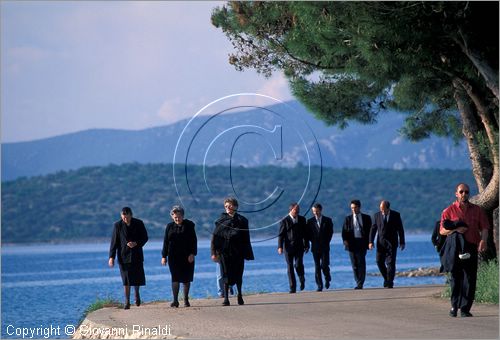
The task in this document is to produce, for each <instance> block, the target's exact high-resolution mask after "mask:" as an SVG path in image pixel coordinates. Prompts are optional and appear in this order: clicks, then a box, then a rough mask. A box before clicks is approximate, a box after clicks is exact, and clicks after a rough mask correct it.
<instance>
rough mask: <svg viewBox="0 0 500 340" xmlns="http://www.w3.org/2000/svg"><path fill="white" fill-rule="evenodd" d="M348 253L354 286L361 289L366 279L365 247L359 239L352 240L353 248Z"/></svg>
mask: <svg viewBox="0 0 500 340" xmlns="http://www.w3.org/2000/svg"><path fill="white" fill-rule="evenodd" d="M351 249H353V250H352V251H349V258H350V259H351V266H352V273H353V274H354V281H356V286H358V287H361V288H362V287H363V285H364V284H365V278H366V246H365V245H364V242H363V241H362V240H361V239H354V247H352V248H351Z"/></svg>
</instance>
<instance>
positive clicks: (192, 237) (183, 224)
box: [161, 205, 198, 307]
mask: <svg viewBox="0 0 500 340" xmlns="http://www.w3.org/2000/svg"><path fill="white" fill-rule="evenodd" d="M170 216H172V220H173V222H170V223H169V224H167V227H166V228H165V237H164V239H163V249H162V251H161V256H162V258H161V264H162V265H163V266H165V265H166V264H167V259H168V267H169V268H170V274H171V276H172V294H173V297H174V301H173V302H172V303H171V304H170V306H171V307H179V299H178V296H179V288H180V282H182V283H183V286H184V306H185V307H189V306H190V304H189V288H190V285H191V282H192V281H193V274H194V257H195V256H196V253H197V251H198V246H197V238H196V232H195V230H194V223H193V222H192V221H190V220H188V219H184V209H183V208H182V207H181V206H178V205H175V206H173V207H172V210H171V211H170Z"/></svg>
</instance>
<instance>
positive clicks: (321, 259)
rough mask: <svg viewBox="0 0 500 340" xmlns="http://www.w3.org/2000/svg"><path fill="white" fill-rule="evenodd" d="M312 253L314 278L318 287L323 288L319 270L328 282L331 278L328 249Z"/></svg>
mask: <svg viewBox="0 0 500 340" xmlns="http://www.w3.org/2000/svg"><path fill="white" fill-rule="evenodd" d="M312 255H313V259H314V278H315V279H316V284H317V285H318V288H323V277H322V276H321V272H323V275H324V276H325V281H327V282H330V281H331V280H332V277H331V275H330V251H324V252H321V253H318V252H316V253H312Z"/></svg>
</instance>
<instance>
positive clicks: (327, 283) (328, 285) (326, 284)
mask: <svg viewBox="0 0 500 340" xmlns="http://www.w3.org/2000/svg"><path fill="white" fill-rule="evenodd" d="M325 288H326V289H328V288H330V281H326V282H325Z"/></svg>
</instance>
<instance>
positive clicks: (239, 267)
mask: <svg viewBox="0 0 500 340" xmlns="http://www.w3.org/2000/svg"><path fill="white" fill-rule="evenodd" d="M219 261H220V265H221V269H222V278H223V280H224V283H227V284H229V285H230V286H232V285H234V284H238V283H241V282H242V280H243V270H244V269H245V259H244V258H243V257H241V256H231V255H228V254H220V257H219Z"/></svg>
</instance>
